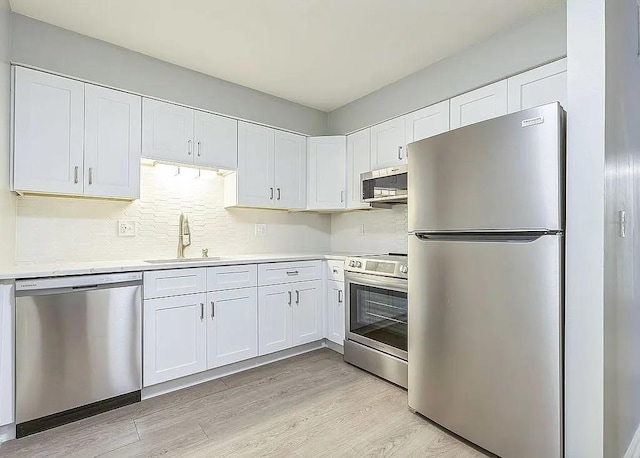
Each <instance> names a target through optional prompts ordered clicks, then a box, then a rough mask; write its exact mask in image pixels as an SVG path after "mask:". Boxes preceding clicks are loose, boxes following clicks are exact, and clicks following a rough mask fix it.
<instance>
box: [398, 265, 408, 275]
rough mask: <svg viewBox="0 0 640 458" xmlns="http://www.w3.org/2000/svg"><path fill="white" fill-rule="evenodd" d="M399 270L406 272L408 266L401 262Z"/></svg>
mask: <svg viewBox="0 0 640 458" xmlns="http://www.w3.org/2000/svg"><path fill="white" fill-rule="evenodd" d="M400 272H402V273H403V274H406V273H407V272H409V268H408V267H407V266H405V265H404V264H402V265H401V266H400Z"/></svg>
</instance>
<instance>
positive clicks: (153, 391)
mask: <svg viewBox="0 0 640 458" xmlns="http://www.w3.org/2000/svg"><path fill="white" fill-rule="evenodd" d="M326 347H327V345H326V344H325V339H322V340H318V341H316V342H311V343H308V344H305V345H300V346H298V347H293V348H289V349H287V350H282V351H278V352H275V353H271V354H269V355H264V356H258V357H257V358H252V359H248V360H246V361H240V362H239V363H234V364H229V365H228V366H223V367H218V368H216V369H211V370H208V371H205V372H199V373H197V374H193V375H188V376H187V377H182V378H179V379H176V380H170V381H168V382H163V383H159V384H157V385H152V386H149V387H146V388H143V389H142V399H143V400H144V399H150V398H154V397H156V396H160V395H162V394H166V393H171V392H172V391H177V390H181V389H183V388H188V387H190V386H194V385H199V384H201V383H205V382H209V381H211V380H215V379H218V378H221V377H226V376H227V375H232V374H236V373H238V372H243V371H246V370H249V369H253V368H255V367H259V366H264V365H265V364H270V363H275V362H276V361H280V360H282V359H287V358H291V357H293V356H297V355H301V354H303V353H308V352H310V351H314V350H319V349H320V348H326Z"/></svg>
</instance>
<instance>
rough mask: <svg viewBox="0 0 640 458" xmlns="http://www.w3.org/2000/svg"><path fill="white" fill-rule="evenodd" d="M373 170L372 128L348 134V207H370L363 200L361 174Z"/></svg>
mask: <svg viewBox="0 0 640 458" xmlns="http://www.w3.org/2000/svg"><path fill="white" fill-rule="evenodd" d="M370 171H371V129H364V130H361V131H360V132H356V133H355V134H351V135H347V208H349V209H355V208H369V207H370V205H369V204H368V203H366V202H362V180H361V179H360V174H362V173H365V172H370Z"/></svg>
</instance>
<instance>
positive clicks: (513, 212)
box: [408, 103, 565, 232]
mask: <svg viewBox="0 0 640 458" xmlns="http://www.w3.org/2000/svg"><path fill="white" fill-rule="evenodd" d="M563 113H564V112H563V111H562V108H561V107H560V105H559V104H557V103H553V104H549V105H544V106H542V107H538V108H532V109H530V110H525V111H521V112H519V113H515V114H512V115H507V116H503V117H500V118H496V119H492V120H489V121H485V122H481V123H478V124H474V125H471V126H467V127H463V128H461V129H457V130H453V131H451V132H448V133H445V134H442V135H438V136H435V137H431V138H428V139H425V140H421V141H419V142H416V143H411V144H410V145H409V171H408V174H409V196H408V201H409V231H410V232H414V231H472V230H493V231H500V230H519V229H528V230H541V229H548V230H563V229H564V206H563V204H562V202H564V182H565V181H564V155H565V154H564V140H563V138H564V120H563V119H564V114H563Z"/></svg>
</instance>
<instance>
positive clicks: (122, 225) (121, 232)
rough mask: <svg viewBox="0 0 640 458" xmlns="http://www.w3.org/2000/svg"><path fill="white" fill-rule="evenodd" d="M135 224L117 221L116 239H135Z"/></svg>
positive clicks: (133, 222)
mask: <svg viewBox="0 0 640 458" xmlns="http://www.w3.org/2000/svg"><path fill="white" fill-rule="evenodd" d="M135 236H136V222H135V221H130V220H124V219H121V220H119V221H118V237H135Z"/></svg>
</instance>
